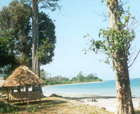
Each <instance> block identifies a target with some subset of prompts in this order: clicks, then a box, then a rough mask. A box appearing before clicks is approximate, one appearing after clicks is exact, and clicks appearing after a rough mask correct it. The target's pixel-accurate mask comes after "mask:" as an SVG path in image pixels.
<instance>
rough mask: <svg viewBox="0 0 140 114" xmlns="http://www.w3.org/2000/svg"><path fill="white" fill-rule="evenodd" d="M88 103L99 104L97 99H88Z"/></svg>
mask: <svg viewBox="0 0 140 114" xmlns="http://www.w3.org/2000/svg"><path fill="white" fill-rule="evenodd" d="M87 101H88V102H98V101H97V100H96V99H88V100H87Z"/></svg>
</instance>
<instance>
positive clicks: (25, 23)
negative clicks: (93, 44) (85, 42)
mask: <svg viewBox="0 0 140 114" xmlns="http://www.w3.org/2000/svg"><path fill="white" fill-rule="evenodd" d="M30 9H31V8H30V6H29V5H26V4H23V3H20V2H18V1H13V2H11V3H10V4H9V6H8V7H4V8H3V9H2V10H1V11H0V68H5V66H6V68H7V67H8V68H7V70H8V71H10V68H12V69H11V70H13V69H15V68H16V67H17V66H19V65H27V66H28V67H31V61H32V55H31V44H32V38H31V37H32V34H31V31H32V27H31V25H32V24H31V21H30V19H31V10H30ZM39 28H40V29H39V49H38V50H39V53H38V54H37V57H38V60H39V63H40V65H44V64H47V63H50V62H51V61H52V57H53V56H54V49H55V43H56V36H55V26H54V23H53V21H52V20H51V19H49V17H48V16H47V15H46V14H45V13H43V12H41V13H39ZM9 73H10V72H9Z"/></svg>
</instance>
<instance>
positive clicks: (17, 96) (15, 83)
mask: <svg viewBox="0 0 140 114" xmlns="http://www.w3.org/2000/svg"><path fill="white" fill-rule="evenodd" d="M43 84H44V82H43V80H42V79H40V78H39V77H38V76H37V75H36V74H35V73H33V72H32V71H31V70H30V69H29V68H28V67H26V66H23V65H22V66H20V67H18V68H17V69H15V71H14V72H13V73H12V74H11V75H10V76H9V77H8V78H7V79H6V81H5V82H4V83H3V85H2V86H3V87H5V88H6V89H7V97H8V100H9V101H11V100H30V99H38V98H41V97H42V92H41V89H40V88H39V89H38V90H36V89H35V86H38V87H40V85H43Z"/></svg>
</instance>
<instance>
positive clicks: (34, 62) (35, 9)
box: [32, 0, 40, 77]
mask: <svg viewBox="0 0 140 114" xmlns="http://www.w3.org/2000/svg"><path fill="white" fill-rule="evenodd" d="M38 15H39V12H38V0H32V27H33V33H32V71H33V72H34V73H35V74H37V75H38V76H39V77H40V73H39V70H40V67H39V61H38V59H37V55H36V54H37V50H38V38H39V25H38V22H39V20H38V18H39V17H38Z"/></svg>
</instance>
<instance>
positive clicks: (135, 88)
mask: <svg viewBox="0 0 140 114" xmlns="http://www.w3.org/2000/svg"><path fill="white" fill-rule="evenodd" d="M130 83H131V93H132V96H133V97H140V78H135V79H130ZM43 92H44V93H49V94H52V93H55V94H79V95H80V94H87V95H88V94H89V95H99V96H113V97H115V96H116V84H115V80H108V81H103V82H93V83H80V84H69V85H56V86H44V87H43Z"/></svg>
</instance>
